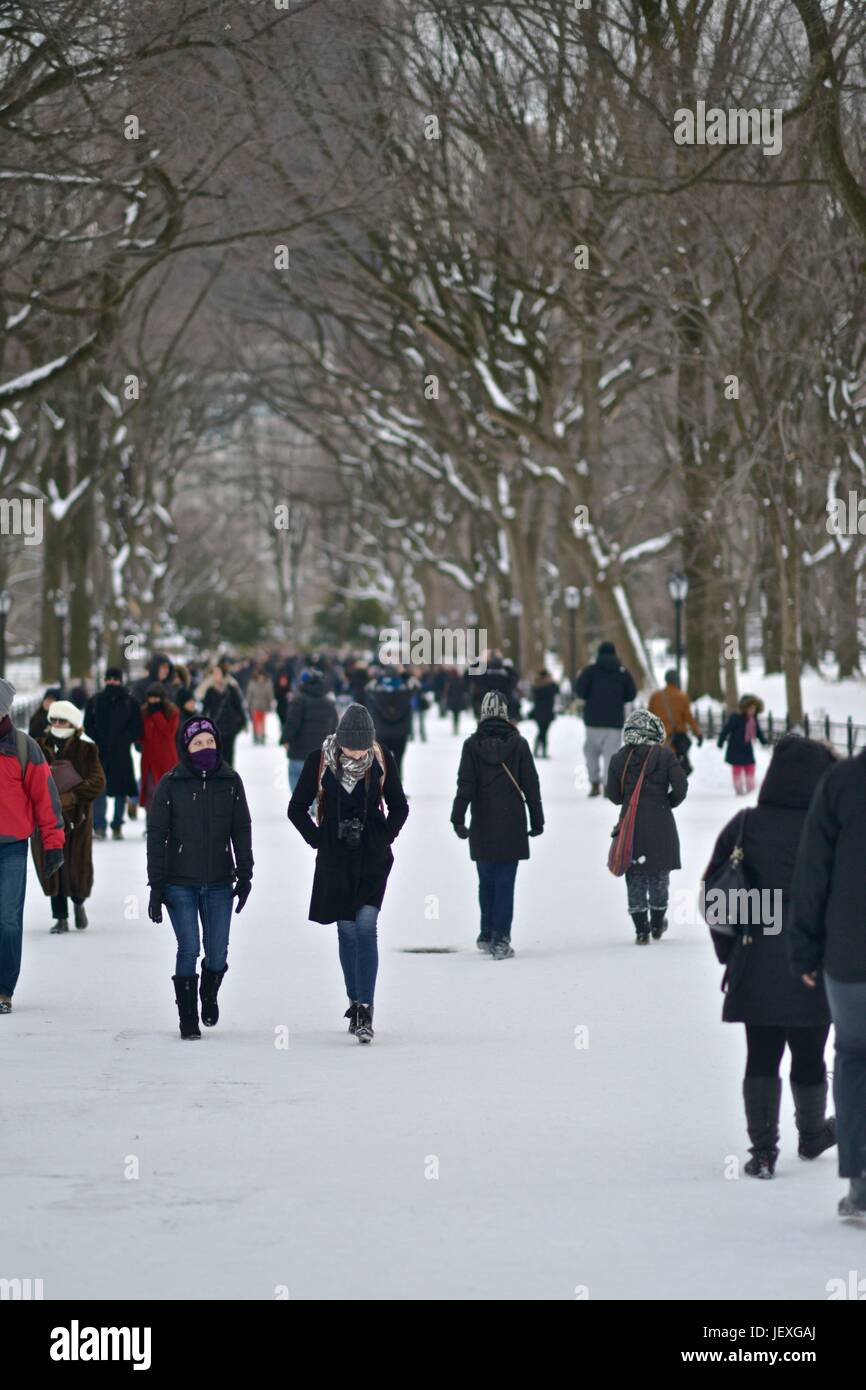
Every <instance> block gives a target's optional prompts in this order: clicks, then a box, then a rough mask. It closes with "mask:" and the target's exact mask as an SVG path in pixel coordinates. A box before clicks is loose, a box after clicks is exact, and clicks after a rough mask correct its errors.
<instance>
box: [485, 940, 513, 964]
mask: <svg viewBox="0 0 866 1390" xmlns="http://www.w3.org/2000/svg"><path fill="white" fill-rule="evenodd" d="M513 955H514V947H513V946H512V944H511V942H510V940H509V939H508V937H507V936H497V937H496V939H495V940H494V941H492V942H491V943H490V959H491V960H511V958H512V956H513Z"/></svg>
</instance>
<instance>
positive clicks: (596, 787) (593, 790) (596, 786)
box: [589, 782, 601, 796]
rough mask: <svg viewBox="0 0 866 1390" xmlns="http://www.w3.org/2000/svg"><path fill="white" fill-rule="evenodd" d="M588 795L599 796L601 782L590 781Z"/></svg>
mask: <svg viewBox="0 0 866 1390" xmlns="http://www.w3.org/2000/svg"><path fill="white" fill-rule="evenodd" d="M589 794H590V796H601V782H592V783H591V784H590V788H589Z"/></svg>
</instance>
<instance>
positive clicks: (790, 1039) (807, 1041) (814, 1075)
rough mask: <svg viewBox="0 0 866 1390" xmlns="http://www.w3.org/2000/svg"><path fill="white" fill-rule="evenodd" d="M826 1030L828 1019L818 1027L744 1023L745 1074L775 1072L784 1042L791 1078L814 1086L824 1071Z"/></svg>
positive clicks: (779, 1063) (828, 1029)
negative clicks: (784, 1026) (787, 1053)
mask: <svg viewBox="0 0 866 1390" xmlns="http://www.w3.org/2000/svg"><path fill="white" fill-rule="evenodd" d="M829 1032H830V1025H829V1023H825V1024H822V1025H821V1027H820V1028H778V1027H775V1026H768V1025H765V1024H757V1023H747V1024H746V1043H747V1045H748V1049H749V1052H748V1058H747V1061H746V1076H778V1075H779V1067H780V1066H781V1062H782V1056H783V1054H784V1051H785V1044H786V1043H787V1044H788V1047H789V1048H790V1049H791V1080H792V1081H794V1082H798V1083H799V1084H800V1085H801V1086H816V1085H817V1084H818V1082H819V1081H823V1080H824V1077H825V1076H826V1074H827V1071H826V1068H825V1066H824V1048H825V1047H826V1046H827V1036H828V1034H829Z"/></svg>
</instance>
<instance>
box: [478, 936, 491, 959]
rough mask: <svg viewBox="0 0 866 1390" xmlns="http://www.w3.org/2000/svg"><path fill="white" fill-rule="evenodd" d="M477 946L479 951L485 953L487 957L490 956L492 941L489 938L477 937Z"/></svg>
mask: <svg viewBox="0 0 866 1390" xmlns="http://www.w3.org/2000/svg"><path fill="white" fill-rule="evenodd" d="M475 945H476V946H477V947H478V949H479V951H483V952H484V953H485V955H488V956H489V955H490V946H491V941H490V937H489V936H476V938H475Z"/></svg>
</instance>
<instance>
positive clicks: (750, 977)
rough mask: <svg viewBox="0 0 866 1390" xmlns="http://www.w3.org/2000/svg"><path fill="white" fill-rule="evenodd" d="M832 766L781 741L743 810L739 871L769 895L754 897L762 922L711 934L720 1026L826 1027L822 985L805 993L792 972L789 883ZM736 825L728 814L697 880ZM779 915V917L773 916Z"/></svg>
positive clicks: (807, 743) (714, 865) (824, 755)
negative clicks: (718, 976) (720, 969)
mask: <svg viewBox="0 0 866 1390" xmlns="http://www.w3.org/2000/svg"><path fill="white" fill-rule="evenodd" d="M832 762H833V755H832V754H831V753H830V751H829V750H828V749H826V748H825V747H824V746H823V745H822V744H820V743H816V742H814V741H813V740H812V739H806V738H797V737H796V736H795V737H793V738H785V739H782V740H781V742H780V743H778V744H777V746H776V751H775V753H774V755H773V760H772V762H771V763H770V767H769V770H768V772H767V775H766V777H765V778H764V781H763V784H762V786H761V790H760V793H759V795H758V805H757V806H756V807H755V808H754V809H750V810H748V811H746V812H745V825H744V829H743V842H742V843H743V868H744V871H745V875H746V879H747V882H748V886H749V888H750V889H751V888H754V889H758V890H759V891H761V892H762V893H763V894H767V893H770V894H773V895H774V896H773V897H769V898H767V897H764V898H763V899H762V902H763V903H764V904H765V907H764V908H763V911H762V919H761V921H760V922H759V923H757V924H755V922H754V918H753V924H752V925H751V927H750V928H749V929H748V930H747V931H746V932H745V933H743V932H742V931H738V932H737V934H736V935H735V936H734V937H731V936H727V935H723V934H722V933H720V932H712V938H713V945H714V947H715V951H716V955H717V956H718V958H719V960H720V961H722V962H723V964H724V965H725V966H726V970H725V977H724V981H723V987H724V988H725V990H726V993H725V1002H724V1006H723V1009H722V1018H723V1019H724V1020H725V1022H726V1023H753V1024H761V1025H764V1026H773V1027H779V1028H820V1027H823V1026H826V1025H827V1024H829V1022H830V1013H829V1010H828V1007H827V998H826V995H825V993H824V987H823V984H822V983H821V982H820V981H819V983H818V987H817V988H816V989H810V988H809V987H808V986H807V985H804V984H803V982H802V980H801V979H800V977H799V974H798V975H794V974H793V972H792V970H791V967H790V962H789V948H790V937H791V931H792V920H793V907H792V903H791V883H792V880H793V878H794V873H795V868H796V864H797V860H798V852H799V849H800V840H801V835H802V831H803V825H804V823H805V820H806V812H807V808H808V806H809V801H810V799H811V797H812V793H813V792H814V790H815V787H816V786H817V784H818V781H819V779H820V777H821V775H822V773H823V772H824V771H825V770H826V769H827V768H828V767H829V766H831V764H832ZM739 822H740V817H739V816H734V818H733V819H732V820H730V821H729V822H728V824H727V825H726V826H725V828H724V830H723V831H722V832H721V834H720V835H719V838H718V840H717V841H716V846H715V849H714V850H713V855H712V858H711V860H710V862H709V864H708V865H707V869H706V872H705V874H704V879H705V880H707V879H709V878H711V877H712V875H713V874H715V873H716V871H717V870H718V869H719V868H720V867H721V866H722V864H723V863H724V862H725V860H726V859H728V858H729V857H730V854H731V851H732V850H733V849H734V846H735V845H736V842H737V830H738V825H739ZM864 848H866V846H864ZM776 895H778V896H776ZM779 909H781V916H780V917H779V916H777V915H776V914H777V913H778V911H779ZM777 927H780V928H781V930H779V931H777V930H776V928H777ZM766 928H769V930H766ZM744 935H745V936H746V937H748V938H749V940H748V943H745V942H744V939H743V938H744ZM864 940H866V932H864Z"/></svg>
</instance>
